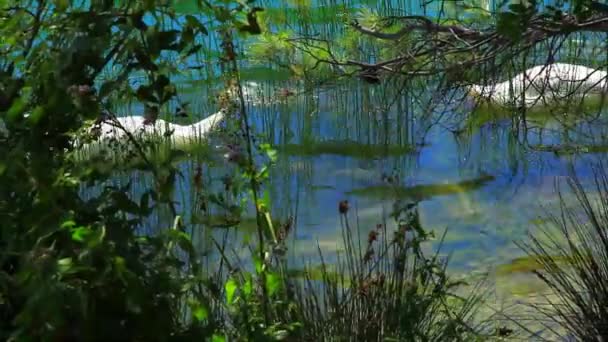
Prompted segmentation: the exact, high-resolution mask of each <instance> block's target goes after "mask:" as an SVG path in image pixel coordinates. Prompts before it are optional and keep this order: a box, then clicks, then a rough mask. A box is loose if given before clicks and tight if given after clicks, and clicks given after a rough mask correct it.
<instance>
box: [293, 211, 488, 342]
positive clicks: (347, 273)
mask: <svg viewBox="0 0 608 342" xmlns="http://www.w3.org/2000/svg"><path fill="white" fill-rule="evenodd" d="M339 213H340V216H341V222H342V228H341V230H342V241H341V242H342V244H343V246H344V251H343V253H341V254H340V255H339V256H338V261H337V262H336V264H332V265H330V264H327V263H326V262H325V261H324V259H323V255H322V253H321V251H320V250H319V253H320V254H321V255H320V256H321V260H322V263H321V265H319V266H317V267H315V268H312V269H310V271H308V270H307V269H305V270H304V274H303V275H302V277H303V278H304V281H303V282H299V283H295V284H294V286H295V292H296V303H297V310H299V311H298V313H299V315H300V316H301V320H302V324H303V326H304V327H305V328H304V332H303V334H304V336H303V337H304V338H305V339H309V340H326V339H330V340H333V339H336V340H344V339H346V340H351V341H446V340H449V341H470V340H475V339H478V338H482V337H483V336H486V335H484V334H491V333H492V332H489V331H487V330H486V329H484V328H483V322H480V321H478V320H477V319H478V317H476V313H477V310H478V309H479V308H480V306H481V304H482V300H483V299H484V291H480V288H479V287H478V286H479V285H480V284H481V283H478V284H477V285H475V286H473V287H474V289H475V290H474V291H472V292H471V293H470V295H468V296H465V297H460V296H458V295H456V293H455V290H456V288H458V287H459V286H461V285H463V283H461V282H460V281H455V280H451V279H450V277H448V276H447V274H446V266H447V262H446V260H445V259H442V258H441V257H440V256H439V250H440V249H441V247H439V248H438V251H437V252H436V253H435V254H434V255H431V256H426V255H425V253H424V252H423V249H422V245H423V244H424V243H426V242H427V240H428V239H429V238H430V237H431V236H432V234H431V232H427V231H425V230H424V229H423V228H422V227H421V226H420V223H419V219H418V215H417V204H416V203H415V202H401V201H397V202H396V203H395V210H394V212H393V213H392V214H391V218H392V219H393V220H394V221H395V222H396V223H397V228H396V229H395V230H394V231H391V230H390V229H388V228H387V221H386V220H385V221H384V222H383V223H379V224H377V225H376V226H375V227H371V228H370V230H369V231H368V232H367V234H366V236H365V235H363V236H361V235H359V234H357V230H358V228H359V227H353V226H351V224H350V220H349V210H348V206H347V203H346V202H341V203H340V205H339Z"/></svg>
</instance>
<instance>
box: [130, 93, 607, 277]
mask: <svg viewBox="0 0 608 342" xmlns="http://www.w3.org/2000/svg"><path fill="white" fill-rule="evenodd" d="M283 86H284V87H291V89H294V90H296V91H297V90H298V87H299V85H298V84H297V83H295V84H282V85H281V86H279V85H278V84H275V85H274V86H270V85H263V84H260V85H258V87H260V88H262V89H263V92H264V93H266V94H267V96H266V98H267V99H268V98H274V99H277V98H278V97H277V96H273V92H276V91H277V89H280V88H281V87H283ZM391 89H393V90H391ZM394 89H395V88H394V87H390V86H388V87H382V86H370V85H365V84H359V83H357V82H352V83H351V84H346V85H341V86H337V87H333V88H327V89H317V90H315V91H313V92H305V93H303V94H300V95H295V96H292V97H288V98H285V99H282V100H279V101H275V102H273V103H267V104H260V103H257V104H255V105H254V104H250V106H249V108H248V110H249V115H250V117H251V118H252V121H253V125H254V130H255V132H256V134H258V135H259V137H260V139H262V141H267V142H270V143H272V144H273V145H274V146H275V148H276V149H277V150H278V151H279V159H278V161H277V163H276V164H275V165H274V166H273V167H272V169H271V174H270V181H269V182H268V183H267V184H266V187H267V188H268V189H269V191H270V193H271V198H272V205H273V214H274V216H275V217H276V218H278V219H281V220H285V219H286V218H287V217H288V216H294V218H295V220H296V226H295V229H294V234H293V236H292V238H293V243H292V244H291V245H290V255H291V261H292V266H293V267H294V268H299V267H301V266H303V264H304V263H308V262H310V263H313V264H315V263H317V262H318V261H319V258H318V250H317V248H316V247H317V243H318V245H319V246H320V247H321V250H322V251H323V254H324V258H325V260H326V261H329V262H333V261H335V260H336V252H337V251H339V250H340V249H341V230H340V229H341V228H340V227H341V226H340V217H339V215H338V209H337V207H338V203H339V201H341V200H344V199H347V200H348V201H349V202H350V203H351V207H352V210H351V211H350V213H349V215H350V216H349V217H350V220H351V225H353V226H354V227H357V228H358V229H359V231H360V232H361V234H362V235H361V236H363V237H365V236H366V234H367V232H368V231H369V230H370V229H372V228H374V227H375V226H376V224H378V223H382V222H384V220H385V219H386V220H387V221H388V223H389V228H390V227H391V225H390V223H391V219H387V217H388V215H389V214H390V212H391V210H392V205H393V203H394V202H395V200H396V199H403V200H419V201H420V203H419V206H418V209H419V213H420V217H421V223H422V226H423V227H424V228H425V229H428V230H434V231H435V232H436V233H437V236H441V234H442V232H443V231H444V230H445V229H447V234H446V236H445V241H444V243H443V246H442V252H443V253H444V254H446V255H448V254H449V255H450V257H451V263H450V270H451V271H453V272H455V273H461V272H464V273H468V272H471V271H474V270H478V269H485V268H487V267H488V266H493V265H494V266H495V265H500V264H505V263H509V262H510V261H511V260H512V259H514V258H517V257H520V256H522V255H523V253H522V252H521V251H520V250H519V248H518V247H517V246H516V245H515V243H514V241H522V240H525V239H526V233H527V232H534V231H535V230H536V229H537V224H538V223H539V222H542V221H543V219H542V218H543V217H545V216H546V213H545V212H544V211H543V210H544V209H543V207H544V208H545V209H547V208H549V209H551V208H554V209H555V208H556V206H557V204H558V203H557V202H558V196H557V193H556V191H555V180H556V179H560V178H563V177H565V176H568V175H569V174H570V171H571V170H574V171H575V172H576V173H577V174H578V175H579V176H580V177H581V178H582V180H583V182H586V183H589V182H590V181H591V180H592V173H591V164H592V163H593V162H594V161H597V160H598V159H599V158H602V157H603V156H604V153H579V154H564V155H559V154H556V153H554V152H552V151H537V150H534V149H531V148H530V146H537V145H538V144H541V143H542V145H543V146H547V145H551V146H564V145H568V146H570V145H583V144H584V145H591V144H598V141H599V142H600V143H601V140H602V138H601V137H602V136H603V135H604V134H605V132H606V129H605V127H608V126H607V125H604V124H603V122H602V120H603V116H600V118H599V119H598V120H595V121H593V122H592V123H587V122H586V121H581V122H579V123H573V124H572V125H570V126H569V127H570V128H569V129H566V128H564V127H565V126H564V125H563V124H559V123H558V122H557V121H556V120H555V119H554V118H555V117H557V118H561V117H562V116H561V114H557V112H554V113H551V114H545V115H541V116H538V115H537V116H536V117H534V116H532V117H531V118H530V120H529V131H528V133H527V134H524V133H523V132H520V133H519V135H518V136H517V135H515V133H514V130H515V128H514V126H513V124H512V122H511V120H510V119H499V120H490V121H487V120H477V121H478V122H477V123H476V124H475V125H473V126H468V124H467V122H466V120H464V119H466V118H470V117H472V116H475V115H482V114H480V113H476V112H473V113H471V112H470V111H467V110H466V107H465V108H464V109H462V107H456V110H453V108H452V109H450V110H442V111H439V110H433V111H431V112H430V114H429V113H428V111H425V110H424V105H420V104H421V103H422V104H424V103H428V101H425V100H428V99H429V98H431V95H429V92H428V91H426V90H427V89H422V90H420V88H419V87H413V88H412V89H409V90H408V89H405V90H403V89H402V90H403V92H401V93H399V92H397V91H395V90H394ZM431 93H432V92H431ZM274 94H276V93H274ZM199 98H200V97H199ZM210 107H212V105H209V104H207V105H195V106H194V107H193V110H194V112H195V113H201V112H203V111H204V110H206V108H210ZM199 108H200V109H199ZM577 115H578V114H577ZM570 117H573V116H572V115H570ZM486 121H487V122H486ZM480 122H481V123H480ZM457 127H460V128H463V129H464V131H462V132H461V133H460V134H454V133H452V131H453V130H454V129H455V128H457ZM535 127H536V128H535ZM538 127H540V128H538ZM541 128H542V129H541ZM526 138H527V143H526V142H525V140H526ZM598 146H600V147H602V146H601V145H598ZM566 152H567V151H566ZM221 154H222V153H221V151H215V152H211V160H214V162H213V163H210V162H209V156H204V157H202V156H196V155H195V156H191V158H187V159H186V160H184V161H181V162H180V163H179V169H180V171H181V176H178V177H176V186H175V200H176V201H177V202H178V210H179V211H180V212H182V213H184V214H185V215H184V217H185V218H186V219H189V218H191V217H192V215H195V216H196V215H198V216H204V214H203V212H202V211H201V209H200V200H199V199H198V198H199V195H200V193H201V192H200V191H201V190H197V189H196V187H195V185H194V177H195V173H196V171H195V170H196V167H197V166H198V165H201V166H202V167H203V170H204V172H203V175H204V177H203V178H204V183H205V185H204V190H205V191H209V189H214V190H215V191H217V190H219V189H221V188H222V185H221V180H220V178H221V177H222V176H223V175H224V174H226V173H230V172H231V169H232V167H231V166H230V165H229V164H227V163H226V162H225V161H224V160H223V159H222V156H221ZM211 164H213V166H210V165H211ZM383 175H394V176H395V177H396V179H397V181H396V183H395V184H393V185H391V184H388V183H386V182H385V181H383V179H382V178H383ZM128 177H129V175H125V176H124V177H122V180H123V181H124V180H125V179H126V178H128ZM134 178H135V179H137V180H136V182H135V183H134V186H133V193H134V198H139V196H140V195H141V193H142V192H143V190H144V189H146V187H148V186H150V185H151V184H152V183H151V180H150V178H149V175H146V174H142V173H137V174H136V176H135V177H134ZM168 216H169V215H168V212H160V213H158V216H156V217H155V218H153V219H152V220H151V222H150V226H151V227H152V226H158V223H164V224H165V225H167V226H169V225H170V224H171V222H172V221H171V220H170V219H168V218H167V217H168ZM539 217H540V219H539ZM249 221H251V219H249ZM246 225H247V224H241V225H240V227H239V228H232V232H231V233H230V234H231V236H233V237H235V238H237V240H241V238H242V237H243V236H244V235H246V232H247V231H248V229H249V231H250V229H251V227H245V226H246ZM248 225H249V226H250V225H251V222H249V223H248ZM393 226H394V225H393ZM224 232H225V229H214V230H212V231H210V230H208V229H206V226H205V225H195V226H194V227H193V235H194V236H195V240H197V241H198V244H199V245H200V246H201V248H202V247H204V246H207V247H209V246H210V245H209V241H208V239H207V238H206V237H207V234H214V235H215V236H216V237H218V238H219V237H220V236H222V234H223V233H224ZM237 240H235V241H237ZM437 246H438V241H437V242H435V243H432V244H430V246H429V248H433V247H437ZM235 247H236V248H237V249H239V250H240V249H242V248H241V247H240V246H239V245H238V244H237V245H235ZM202 249H204V248H202Z"/></svg>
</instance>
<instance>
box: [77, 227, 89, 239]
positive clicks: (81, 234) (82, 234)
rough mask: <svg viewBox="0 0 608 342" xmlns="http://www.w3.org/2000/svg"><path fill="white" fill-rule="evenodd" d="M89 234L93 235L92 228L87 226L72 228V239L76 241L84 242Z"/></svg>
mask: <svg viewBox="0 0 608 342" xmlns="http://www.w3.org/2000/svg"><path fill="white" fill-rule="evenodd" d="M89 236H91V230H90V229H89V228H87V227H78V228H75V229H72V240H74V241H79V242H83V241H84V240H86V238H87V237H89Z"/></svg>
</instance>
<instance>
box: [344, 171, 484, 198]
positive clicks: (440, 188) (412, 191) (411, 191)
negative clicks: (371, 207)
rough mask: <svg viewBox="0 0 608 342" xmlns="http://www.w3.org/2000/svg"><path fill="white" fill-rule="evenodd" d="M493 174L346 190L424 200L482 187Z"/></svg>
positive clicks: (375, 195) (371, 195)
mask: <svg viewBox="0 0 608 342" xmlns="http://www.w3.org/2000/svg"><path fill="white" fill-rule="evenodd" d="M494 179H495V177H494V176H491V175H483V176H481V177H478V178H475V179H470V180H465V181H462V182H457V183H447V184H422V185H415V186H410V187H401V186H392V185H376V186H369V187H364V188H359V189H354V190H351V191H349V192H347V194H348V195H354V196H360V197H370V198H382V199H387V198H411V199H414V200H419V201H420V200H426V199H430V198H433V197H437V196H446V195H453V194H458V193H464V192H469V191H473V190H477V189H480V188H482V187H484V186H485V185H486V184H487V183H489V182H491V181H493V180H494Z"/></svg>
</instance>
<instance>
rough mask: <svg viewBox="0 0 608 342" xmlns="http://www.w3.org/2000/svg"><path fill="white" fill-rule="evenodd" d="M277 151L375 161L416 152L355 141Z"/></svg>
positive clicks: (288, 146) (287, 146)
mask: <svg viewBox="0 0 608 342" xmlns="http://www.w3.org/2000/svg"><path fill="white" fill-rule="evenodd" d="M277 150H278V151H279V152H281V153H283V154H286V155H289V156H318V155H323V154H331V155H338V156H345V157H353V158H359V159H375V158H378V157H384V156H401V155H406V154H409V153H412V152H415V151H416V148H414V147H413V146H410V145H403V146H401V145H382V144H362V143H360V142H357V141H353V140H324V141H313V142H304V143H301V144H285V145H282V146H278V147H277Z"/></svg>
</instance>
